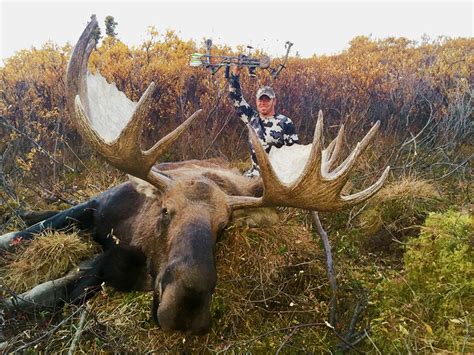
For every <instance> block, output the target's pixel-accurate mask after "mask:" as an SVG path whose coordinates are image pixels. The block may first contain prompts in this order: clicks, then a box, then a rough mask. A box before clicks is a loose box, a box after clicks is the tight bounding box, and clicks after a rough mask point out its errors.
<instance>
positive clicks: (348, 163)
mask: <svg viewBox="0 0 474 355" xmlns="http://www.w3.org/2000/svg"><path fill="white" fill-rule="evenodd" d="M379 126H380V121H377V122H376V123H375V124H374V125H373V126H372V128H371V129H370V130H369V132H368V133H367V134H366V135H365V137H364V138H363V139H362V140H361V141H360V142H359V143H357V146H356V148H355V149H354V150H353V151H352V152H351V154H349V156H348V157H347V158H346V159H345V160H344V162H342V163H341V165H339V166H338V167H337V168H336V169H334V171H332V172H331V173H329V174H328V176H327V178H328V179H331V180H335V179H341V180H343V179H344V177H343V175H345V176H347V175H348V174H349V173H350V170H351V169H352V166H353V165H354V163H355V162H356V160H357V158H359V156H360V155H361V154H362V153H363V152H364V151H365V149H366V148H367V147H368V145H369V143H370V142H371V141H372V140H373V139H374V137H375V134H376V133H377V131H378V129H379ZM346 180H347V179H346Z"/></svg>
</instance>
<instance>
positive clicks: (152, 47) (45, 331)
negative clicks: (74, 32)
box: [0, 27, 474, 353]
mask: <svg viewBox="0 0 474 355" xmlns="http://www.w3.org/2000/svg"><path fill="white" fill-rule="evenodd" d="M119 37H120V36H119V35H117V36H107V37H105V38H104V39H103V41H102V43H101V44H100V45H99V46H97V48H96V51H94V52H93V53H92V56H91V60H90V63H89V66H90V70H91V71H99V72H100V73H101V74H102V75H103V76H104V77H105V78H106V79H107V80H108V81H110V82H115V83H116V84H117V87H118V88H119V89H120V90H121V91H123V92H125V93H126V95H127V96H128V97H129V98H130V99H132V100H134V101H136V100H138V99H139V98H140V96H141V94H142V93H143V92H144V90H145V89H146V88H147V87H148V85H149V83H150V82H151V81H154V82H155V83H156V87H157V89H156V91H155V93H154V103H153V107H152V113H153V114H152V115H150V117H152V118H151V119H149V120H148V121H147V122H145V127H144V130H143V138H142V139H143V142H144V145H148V146H150V144H152V142H155V141H156V140H157V138H158V137H163V136H164V135H165V134H166V133H167V132H170V131H171V130H172V129H173V128H175V127H176V126H178V124H180V123H181V122H182V121H183V120H184V119H185V118H186V117H187V116H188V115H189V114H190V113H192V112H194V111H195V110H197V109H199V108H201V109H203V115H204V117H201V118H200V119H199V122H197V123H196V124H194V126H193V127H192V129H191V130H189V131H187V132H185V133H183V136H182V137H181V138H180V141H179V142H178V143H177V144H175V145H174V146H173V149H170V150H168V151H167V153H166V154H167V155H166V156H165V157H164V158H163V161H179V160H186V159H205V158H211V157H225V158H226V159H228V160H229V161H230V162H231V164H232V165H234V166H236V167H238V168H240V169H244V168H245V167H247V166H248V165H249V161H248V160H247V159H248V151H247V131H246V129H245V127H244V126H243V125H242V123H241V122H240V121H239V120H238V119H237V118H236V117H235V113H234V111H233V108H232V106H231V104H230V102H229V100H228V98H227V87H226V81H225V79H224V78H223V77H222V74H220V73H219V74H218V75H216V76H211V75H210V74H209V73H208V72H207V71H205V70H204V69H201V68H191V67H189V66H188V61H189V55H190V54H191V53H194V52H199V51H201V52H203V51H204V46H203V45H201V44H199V43H195V42H193V41H184V40H182V39H180V38H179V37H178V36H177V34H176V33H175V32H173V31H168V32H165V33H159V32H158V31H156V29H154V28H152V27H151V28H150V29H149V32H148V37H147V39H146V40H145V41H144V42H143V43H142V44H141V45H139V46H137V47H129V46H127V45H126V44H124V43H123V42H121V41H120V38H119ZM238 52H239V49H237V50H236V51H234V54H238ZM70 53H71V47H70V46H69V45H67V46H65V47H59V46H57V45H55V44H53V43H47V44H45V45H44V46H43V47H42V48H39V49H35V48H32V49H28V50H22V51H20V52H18V53H17V54H15V55H14V56H12V57H10V58H8V59H6V60H5V62H4V66H3V67H2V68H0V83H1V85H0V88H1V89H0V114H1V117H0V135H1V139H0V183H1V185H2V189H1V191H0V193H1V200H2V203H1V209H0V211H1V217H0V218H1V220H0V223H1V228H2V229H1V230H0V232H1V233H6V232H8V231H12V230H18V229H22V228H23V227H24V226H25V222H24V219H26V217H28V216H27V215H25V211H30V210H59V209H64V208H68V207H71V206H73V205H76V204H78V203H79V202H82V201H85V200H87V199H89V198H90V197H92V196H95V195H97V194H98V193H99V192H101V191H104V190H105V189H107V188H109V187H111V186H114V185H117V184H118V183H120V182H123V181H126V179H127V178H126V176H125V174H124V173H121V172H119V171H117V170H116V169H114V168H112V167H110V166H109V165H107V164H106V163H104V162H103V161H102V160H101V158H99V157H97V156H96V155H95V154H94V153H93V151H92V150H91V149H90V148H89V147H87V145H85V144H84V142H83V140H82V138H81V137H80V136H79V134H78V133H77V131H76V130H75V129H74V127H73V125H72V124H71V121H70V115H69V113H68V112H67V110H66V96H65V95H66V87H65V85H66V84H65V73H66V65H67V62H68V59H69V56H70ZM218 53H226V54H229V53H233V51H232V49H231V48H229V47H225V46H222V47H218V48H216V54H218ZM257 55H258V53H257ZM473 65H474V40H473V39H472V38H458V39H449V38H438V39H436V40H430V39H425V40H423V41H421V42H418V43H417V42H414V41H410V40H407V39H405V38H387V39H383V40H375V39H371V38H367V37H356V38H354V39H353V40H352V41H351V43H350V46H349V48H348V49H347V50H345V51H343V52H342V53H340V54H338V55H333V56H317V55H315V56H313V57H312V58H299V57H292V58H290V59H289V61H288V69H286V70H284V71H283V72H282V73H281V75H280V77H279V79H278V81H277V82H275V83H274V87H275V90H276V92H277V93H278V97H279V108H280V110H281V112H282V113H283V114H285V115H288V116H289V117H291V118H292V119H293V121H294V122H295V125H296V128H297V131H298V133H299V135H300V139H301V140H302V141H303V142H304V143H309V142H310V141H311V139H312V134H313V131H314V126H315V123H316V119H317V115H318V111H319V110H322V111H323V112H324V113H325V120H326V124H325V132H324V135H325V136H326V137H328V138H334V137H335V136H336V134H337V132H338V128H339V126H340V125H341V124H344V125H345V128H346V141H345V142H344V149H345V150H346V151H349V149H350V148H351V147H353V146H354V144H355V142H357V141H359V140H360V139H361V138H362V137H363V135H364V133H365V132H367V131H368V129H369V128H370V126H371V124H373V123H374V122H375V121H377V120H380V121H381V129H380V132H379V134H378V136H377V137H376V142H375V144H373V145H372V147H371V149H370V150H369V151H368V152H366V154H365V155H364V157H362V160H361V161H359V163H358V165H357V166H356V167H355V170H356V171H355V173H354V174H353V178H352V179H351V180H350V181H351V182H350V183H348V184H347V185H346V189H347V190H348V192H350V191H358V190H360V187H361V186H362V185H363V184H364V183H365V186H367V183H366V181H367V180H370V181H372V182H373V181H374V180H375V179H376V177H378V176H379V175H380V174H381V171H382V169H383V168H384V167H385V166H387V165H390V166H391V167H392V170H391V173H390V176H389V178H388V181H387V182H386V184H385V187H384V188H383V189H382V190H381V191H379V193H378V194H377V195H376V196H374V197H373V198H372V199H371V200H369V201H368V202H367V203H365V204H364V205H360V206H356V207H353V208H352V209H348V210H345V211H342V212H338V213H326V214H321V215H320V216H321V219H322V223H323V226H324V227H325V229H326V231H327V232H328V234H329V238H330V242H331V246H332V250H333V257H334V263H335V270H336V277H337V282H338V286H339V287H338V291H337V302H336V308H335V310H336V311H335V320H336V322H335V323H334V326H331V325H330V324H329V323H327V322H326V321H327V320H328V317H329V314H330V312H331V309H330V301H331V297H332V291H331V287H330V285H329V280H328V277H327V274H326V266H325V264H326V261H325V253H324V249H323V247H322V243H321V242H320V238H319V236H318V235H317V233H316V231H315V229H314V228H313V226H312V219H311V216H310V214H309V213H308V212H304V211H301V210H295V209H291V208H281V209H279V210H278V214H279V220H278V221H277V222H276V224H275V223H273V224H270V225H259V224H255V223H253V221H244V222H242V221H241V220H239V219H236V220H234V221H233V222H232V223H231V224H230V225H229V226H228V227H227V229H226V230H225V233H224V235H223V236H222V238H221V239H220V241H219V242H218V244H217V251H216V260H217V269H218V283H217V288H216V291H215V293H214V296H213V300H212V306H211V311H212V317H213V326H212V329H211V332H210V333H209V334H208V335H206V336H204V337H185V336H183V335H182V334H179V333H164V332H163V331H161V330H160V329H159V328H158V327H156V325H155V324H154V323H153V322H152V321H151V319H150V312H149V308H150V304H151V298H152V296H151V294H149V293H138V292H135V293H120V292H118V291H114V290H112V289H110V288H108V287H107V286H104V287H103V290H102V292H100V293H99V294H98V295H96V296H95V297H94V298H92V299H91V300H89V301H88V302H87V303H86V304H85V305H83V306H72V305H70V306H66V307H64V308H62V309H53V310H38V312H35V313H31V314H30V313H25V312H18V313H16V314H14V315H13V316H12V315H10V314H1V313H0V338H2V339H0V344H1V345H0V346H1V350H2V351H22V350H30V351H31V350H35V351H54V352H56V351H71V352H74V351H78V352H79V351H80V352H92V351H94V352H95V351H103V350H105V351H136V352H143V351H158V352H167V351H173V352H178V351H179V352H188V351H189V352H195V351H196V352H198V351H199V352H227V351H229V352H241V351H250V352H267V351H272V352H286V353H295V352H323V351H324V352H325V351H328V350H332V351H337V350H339V351H347V350H349V351H351V352H365V351H368V352H370V353H394V352H397V353H398V352H441V351H443V352H444V351H448V352H472V351H474V343H473V340H472V332H473V330H472V322H473V318H472V312H473V306H474V304H473V303H474V302H473V297H472V295H473V294H474V284H473V280H474V275H473V271H472V270H473V265H472V260H473V255H472V254H473V251H472V247H473V243H474V240H473V235H474V230H473V229H474V226H473V220H472V177H471V176H472V157H473V152H474V149H473V121H472V119H473V117H472V98H473V77H472V73H473ZM263 84H271V78H270V77H269V75H268V74H266V73H264V72H260V73H258V76H257V78H255V79H251V78H248V76H246V75H243V76H242V85H243V87H244V90H245V93H246V96H247V97H248V98H251V97H253V96H254V95H255V92H256V90H257V88H258V87H259V86H260V85H263ZM264 219H265V218H264ZM264 224H265V223H264ZM97 248H98V247H97V246H96V245H94V243H93V242H91V241H90V240H88V239H87V236H84V235H79V234H78V233H76V232H73V233H67V234H66V233H58V232H48V233H46V234H45V235H43V236H41V237H39V238H37V239H36V240H35V241H33V242H31V243H29V244H27V245H25V246H21V247H20V250H19V252H17V253H15V254H9V253H3V254H2V255H0V258H1V260H0V266H1V269H0V277H1V278H0V280H1V282H0V287H1V289H0V292H1V296H2V297H8V296H10V295H11V294H15V293H20V292H22V291H25V290H27V289H30V288H31V287H33V286H34V285H36V284H38V283H39V282H42V281H46V280H49V279H53V278H57V277H60V276H62V275H64V273H65V272H67V271H68V270H70V269H71V268H73V267H75V266H77V265H78V264H79V263H80V261H81V260H83V259H84V258H87V257H88V256H90V255H92V254H94V253H95V252H96V251H97ZM348 333H350V334H351V335H352V336H351V337H350V339H349V338H347V339H346V338H345V335H346V334H348Z"/></svg>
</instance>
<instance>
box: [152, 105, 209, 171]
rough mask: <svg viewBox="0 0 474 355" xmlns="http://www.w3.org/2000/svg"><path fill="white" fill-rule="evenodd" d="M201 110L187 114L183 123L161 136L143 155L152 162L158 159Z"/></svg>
mask: <svg viewBox="0 0 474 355" xmlns="http://www.w3.org/2000/svg"><path fill="white" fill-rule="evenodd" d="M201 112H202V110H197V111H196V112H194V113H193V114H192V115H191V116H189V117H188V118H187V119H186V120H185V121H184V122H183V123H181V124H180V125H179V126H178V127H176V128H175V129H174V131H173V132H171V133H168V134H167V135H166V136H164V137H163V138H161V139H160V140H159V141H158V142H157V143H155V145H154V146H153V147H151V148H150V149H148V150H147V151H145V152H144V154H145V155H147V156H150V157H151V158H150V159H151V160H152V161H153V164H154V163H155V162H156V161H157V160H158V158H159V157H160V156H161V155H162V154H163V152H164V151H165V150H166V149H168V147H169V146H170V145H171V144H173V143H174V142H175V141H176V139H178V138H179V136H180V135H181V134H182V133H183V132H184V131H186V130H187V129H188V127H189V126H190V125H191V123H193V121H194V119H195V118H197V116H198V115H199V114H200V113H201Z"/></svg>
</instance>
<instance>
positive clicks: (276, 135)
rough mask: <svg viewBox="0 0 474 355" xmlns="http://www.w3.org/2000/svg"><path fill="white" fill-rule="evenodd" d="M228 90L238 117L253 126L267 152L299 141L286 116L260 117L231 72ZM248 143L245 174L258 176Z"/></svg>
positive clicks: (255, 161) (252, 151) (253, 153)
mask: <svg viewBox="0 0 474 355" xmlns="http://www.w3.org/2000/svg"><path fill="white" fill-rule="evenodd" d="M229 91H230V95H229V96H230V99H231V100H232V103H233V104H234V107H235V110H236V111H237V114H238V115H239V117H240V119H241V120H242V121H244V122H245V123H246V124H249V125H250V126H252V127H253V129H254V130H255V132H256V133H257V136H258V137H259V138H260V142H262V145H263V147H264V148H265V151H266V152H267V153H269V152H270V149H271V148H272V147H276V148H280V147H282V146H283V145H292V144H294V143H299V139H298V135H297V134H296V131H295V126H294V124H293V122H292V121H291V120H290V119H289V118H288V117H286V116H284V115H282V114H278V113H276V114H275V116H272V117H266V118H265V119H262V118H261V117H260V115H259V113H258V111H257V110H256V109H254V108H253V107H252V106H250V105H249V104H248V103H247V101H245V99H244V98H243V96H242V90H241V89H240V82H239V77H238V76H235V75H233V74H231V76H230V85H229ZM249 145H250V156H251V158H252V169H250V170H249V171H247V172H245V175H247V176H258V175H259V169H258V163H257V157H256V155H255V151H254V150H253V147H252V144H251V143H250V142H249Z"/></svg>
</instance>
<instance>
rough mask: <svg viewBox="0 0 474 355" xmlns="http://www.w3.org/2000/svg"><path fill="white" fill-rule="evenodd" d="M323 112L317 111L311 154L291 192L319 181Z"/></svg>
mask: <svg viewBox="0 0 474 355" xmlns="http://www.w3.org/2000/svg"><path fill="white" fill-rule="evenodd" d="M323 126H324V119H323V112H322V111H321V110H319V113H318V120H317V121H316V127H315V129H314V136H313V145H312V146H311V152H310V154H309V158H308V160H307V161H306V165H305V167H304V170H303V172H302V173H301V175H300V177H299V178H298V179H297V180H296V182H294V183H293V185H292V186H291V190H293V191H296V190H301V187H303V186H308V185H310V184H314V182H315V181H319V180H321V176H322V172H321V163H322V155H323V144H324V143H323V139H324V137H323Z"/></svg>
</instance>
